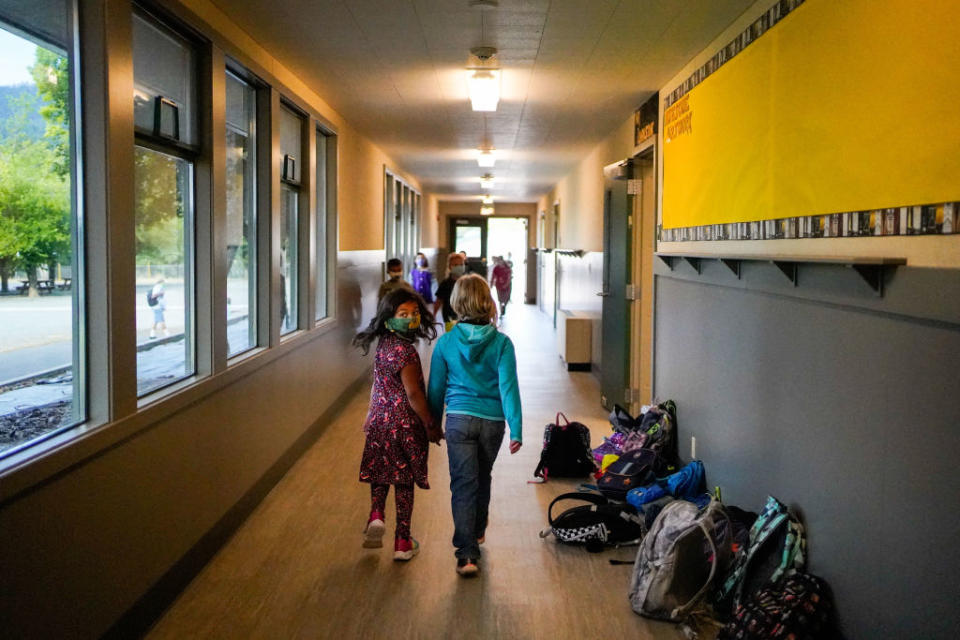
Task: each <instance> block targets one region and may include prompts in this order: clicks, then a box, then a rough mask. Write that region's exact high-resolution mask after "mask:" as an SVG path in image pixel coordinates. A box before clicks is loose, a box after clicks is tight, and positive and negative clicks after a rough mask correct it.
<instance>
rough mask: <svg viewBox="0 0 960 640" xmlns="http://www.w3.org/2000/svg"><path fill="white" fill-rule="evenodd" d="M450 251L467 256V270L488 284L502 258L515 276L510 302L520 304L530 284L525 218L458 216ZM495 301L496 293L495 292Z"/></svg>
mask: <svg viewBox="0 0 960 640" xmlns="http://www.w3.org/2000/svg"><path fill="white" fill-rule="evenodd" d="M451 222H452V224H451V225H450V245H449V246H450V248H451V251H465V252H466V253H467V267H468V270H469V271H471V272H474V273H478V274H480V275H481V276H483V277H484V278H486V279H487V280H489V279H490V273H491V270H492V269H493V257H494V256H503V259H504V260H506V261H507V262H508V263H509V264H510V265H511V269H512V272H513V291H512V292H511V296H510V299H511V301H513V302H514V303H516V302H517V301H518V300H521V299H522V298H523V296H524V290H525V288H526V282H527V245H528V242H529V240H528V238H529V220H528V219H527V218H524V217H516V218H508V217H502V218H500V217H480V216H457V217H455V218H453V219H452V220H451ZM493 295H494V297H497V293H496V291H495V290H494V292H493Z"/></svg>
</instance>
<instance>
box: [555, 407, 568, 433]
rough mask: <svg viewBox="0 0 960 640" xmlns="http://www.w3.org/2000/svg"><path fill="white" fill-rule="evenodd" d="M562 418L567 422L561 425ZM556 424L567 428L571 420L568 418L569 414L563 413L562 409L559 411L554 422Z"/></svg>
mask: <svg viewBox="0 0 960 640" xmlns="http://www.w3.org/2000/svg"><path fill="white" fill-rule="evenodd" d="M560 418H563V421H564V423H565V424H564V425H563V426H560ZM554 424H555V425H557V426H558V427H560V428H561V429H566V428H567V427H569V426H570V421H569V420H567V416H565V415H563V412H562V411H557V419H556V422H554Z"/></svg>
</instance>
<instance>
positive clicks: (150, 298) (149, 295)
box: [147, 289, 157, 307]
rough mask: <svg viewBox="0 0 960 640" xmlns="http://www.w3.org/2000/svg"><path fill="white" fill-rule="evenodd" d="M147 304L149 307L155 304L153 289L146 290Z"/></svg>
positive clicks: (155, 297)
mask: <svg viewBox="0 0 960 640" xmlns="http://www.w3.org/2000/svg"><path fill="white" fill-rule="evenodd" d="M147 304H148V305H150V306H151V307H155V306H157V296H155V295H153V289H151V290H150V291H147Z"/></svg>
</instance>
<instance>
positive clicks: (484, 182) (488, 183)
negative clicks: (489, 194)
mask: <svg viewBox="0 0 960 640" xmlns="http://www.w3.org/2000/svg"><path fill="white" fill-rule="evenodd" d="M480 188H481V189H492V188H493V174H492V173H485V174H483V175H482V176H480Z"/></svg>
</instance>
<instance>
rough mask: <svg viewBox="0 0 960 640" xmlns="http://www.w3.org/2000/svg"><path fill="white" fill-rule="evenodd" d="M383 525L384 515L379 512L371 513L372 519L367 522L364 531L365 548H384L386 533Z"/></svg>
mask: <svg viewBox="0 0 960 640" xmlns="http://www.w3.org/2000/svg"><path fill="white" fill-rule="evenodd" d="M386 529H387V528H386V527H385V526H384V524H383V514H382V513H380V512H379V511H371V512H370V519H369V520H367V526H366V528H365V529H364V530H363V548H364V549H379V548H380V547H382V546H383V532H384V531H386Z"/></svg>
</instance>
